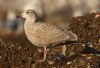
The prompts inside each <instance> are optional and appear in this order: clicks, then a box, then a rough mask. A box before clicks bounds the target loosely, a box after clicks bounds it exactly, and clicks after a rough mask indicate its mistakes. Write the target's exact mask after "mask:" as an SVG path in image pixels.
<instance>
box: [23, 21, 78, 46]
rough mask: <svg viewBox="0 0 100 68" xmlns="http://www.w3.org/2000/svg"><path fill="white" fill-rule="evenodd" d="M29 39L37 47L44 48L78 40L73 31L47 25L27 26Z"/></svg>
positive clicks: (30, 24) (29, 24) (39, 23)
mask: <svg viewBox="0 0 100 68" xmlns="http://www.w3.org/2000/svg"><path fill="white" fill-rule="evenodd" d="M25 27H27V28H25V32H26V35H27V37H28V39H29V40H30V41H31V42H32V43H33V44H34V45H36V46H39V47H43V46H48V45H50V44H55V43H59V42H61V41H64V40H77V36H76V35H75V34H74V33H72V32H71V31H67V30H64V29H62V28H60V27H57V26H54V25H51V24H47V23H42V22H38V23H34V24H32V23H29V22H27V24H26V25H25Z"/></svg>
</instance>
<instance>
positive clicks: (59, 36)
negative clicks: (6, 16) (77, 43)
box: [22, 9, 77, 61]
mask: <svg viewBox="0 0 100 68" xmlns="http://www.w3.org/2000/svg"><path fill="white" fill-rule="evenodd" d="M22 17H23V18H26V21H25V23H24V29H25V33H26V36H27V38H28V40H29V41H30V42H31V43H32V44H34V45H36V46H38V47H43V48H44V57H43V59H42V60H39V61H45V60H46V55H47V47H48V46H49V45H51V44H56V43H59V42H61V41H65V40H77V36H76V34H74V33H72V32H71V31H67V30H65V29H63V28H61V27H57V26H55V25H51V24H47V23H44V22H36V19H37V14H36V12H35V11H34V10H32V9H28V10H26V11H25V12H23V14H22ZM65 51H66V46H65V45H64V46H62V53H63V54H64V55H65Z"/></svg>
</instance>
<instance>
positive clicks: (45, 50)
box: [43, 46, 47, 61]
mask: <svg viewBox="0 0 100 68" xmlns="http://www.w3.org/2000/svg"><path fill="white" fill-rule="evenodd" d="M46 56H47V49H46V46H44V57H43V61H45V60H46Z"/></svg>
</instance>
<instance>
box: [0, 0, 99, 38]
mask: <svg viewBox="0 0 100 68" xmlns="http://www.w3.org/2000/svg"><path fill="white" fill-rule="evenodd" d="M27 9H34V10H35V11H36V13H37V14H38V21H43V22H46V23H51V24H55V25H58V26H61V27H63V28H66V29H69V23H70V22H69V21H68V19H69V18H71V17H77V16H83V15H87V14H90V13H98V12H99V11H100V0H20V1H19V0H0V36H8V35H11V34H14V35H21V34H23V33H24V30H23V24H24V20H23V19H22V18H21V17H20V15H21V13H22V12H23V11H24V10H27Z"/></svg>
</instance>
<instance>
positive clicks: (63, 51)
mask: <svg viewBox="0 0 100 68" xmlns="http://www.w3.org/2000/svg"><path fill="white" fill-rule="evenodd" d="M62 54H63V55H64V56H65V55H66V45H63V46H62Z"/></svg>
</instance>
